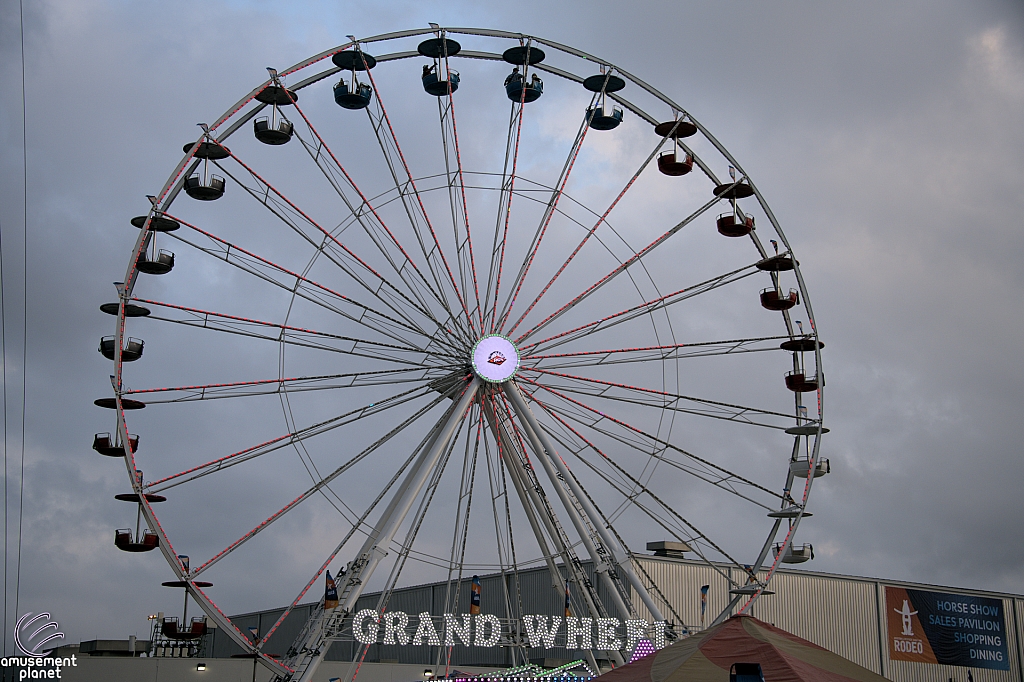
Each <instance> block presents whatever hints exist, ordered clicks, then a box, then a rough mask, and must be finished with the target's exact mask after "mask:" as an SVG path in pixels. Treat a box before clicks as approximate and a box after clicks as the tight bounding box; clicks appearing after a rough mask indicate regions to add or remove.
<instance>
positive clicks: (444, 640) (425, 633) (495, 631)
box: [352, 609, 667, 651]
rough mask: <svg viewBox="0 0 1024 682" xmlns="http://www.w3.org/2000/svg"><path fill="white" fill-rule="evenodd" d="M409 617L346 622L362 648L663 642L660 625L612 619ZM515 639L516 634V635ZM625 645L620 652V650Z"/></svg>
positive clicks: (394, 614) (361, 616)
mask: <svg viewBox="0 0 1024 682" xmlns="http://www.w3.org/2000/svg"><path fill="white" fill-rule="evenodd" d="M412 620H413V618H411V617H410V616H409V614H407V613H405V612H404V611H385V612H383V613H380V612H378V611H375V610H374V609H362V610H361V611H358V612H357V613H356V614H355V616H354V617H353V618H352V636H353V637H354V638H355V640H356V641H357V642H361V643H363V644H388V645H392V646H406V645H411V646H424V645H426V646H441V645H442V644H443V645H444V646H474V647H483V648H491V647H496V646H500V644H501V642H503V641H504V642H508V641H511V640H512V639H513V632H510V628H511V630H513V631H514V632H515V633H525V635H526V642H527V643H528V645H529V646H530V647H531V648H535V649H551V648H554V647H559V648H562V647H566V646H568V648H570V649H596V650H598V651H623V650H630V651H631V650H632V649H633V647H634V646H636V643H637V642H638V641H640V640H644V639H647V640H650V641H651V643H652V645H653V646H654V648H656V649H660V648H662V647H664V646H665V644H666V641H665V640H666V637H665V632H666V629H667V624H666V623H665V622H664V621H657V622H655V623H649V622H647V621H645V620H627V621H621V620H619V619H618V618H598V619H597V620H596V621H595V620H594V619H593V618H576V617H572V616H570V617H562V616H541V615H529V616H524V617H523V620H522V623H521V624H516V625H512V624H510V623H509V622H508V621H507V620H505V621H502V619H500V618H498V617H497V616H493V615H491V614H488V613H478V614H468V615H467V614H455V613H446V614H444V615H443V616H437V617H435V616H432V615H430V614H429V613H427V612H423V613H420V614H418V615H417V616H415V620H416V622H415V623H413V622H412ZM517 636H518V635H517ZM623 646H625V649H623Z"/></svg>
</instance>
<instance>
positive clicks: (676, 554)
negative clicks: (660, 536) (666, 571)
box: [647, 540, 693, 559]
mask: <svg viewBox="0 0 1024 682" xmlns="http://www.w3.org/2000/svg"><path fill="white" fill-rule="evenodd" d="M647 551H648V552H654V556H663V557H669V558H672V559H682V558H683V552H692V551H693V550H692V549H690V546H689V545H688V544H686V543H685V542H672V541H669V540H662V541H660V542H648V543H647Z"/></svg>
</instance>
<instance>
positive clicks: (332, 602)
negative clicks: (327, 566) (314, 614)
mask: <svg viewBox="0 0 1024 682" xmlns="http://www.w3.org/2000/svg"><path fill="white" fill-rule="evenodd" d="M337 606H338V586H337V585H336V584H335V583H334V578H332V577H331V572H330V571H327V587H326V588H325V590H324V610H325V611H326V610H327V609H334V608H337Z"/></svg>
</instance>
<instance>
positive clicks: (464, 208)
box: [438, 54, 483, 330]
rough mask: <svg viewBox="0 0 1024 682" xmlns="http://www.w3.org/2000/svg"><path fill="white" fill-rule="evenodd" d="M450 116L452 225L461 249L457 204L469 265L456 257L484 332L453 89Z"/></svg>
mask: <svg viewBox="0 0 1024 682" xmlns="http://www.w3.org/2000/svg"><path fill="white" fill-rule="evenodd" d="M444 68H445V71H446V72H447V73H451V71H450V69H449V65H448V55H447V54H445V55H444ZM441 107H442V103H441V100H440V98H439V99H438V112H439V115H440V116H441V119H442V120H441V135H442V142H443V143H444V147H445V166H446V171H447V170H448V168H449V164H450V161H449V158H448V156H449V155H448V143H447V137H446V135H445V132H446V129H445V126H444V118H445V117H444V115H443V112H442V111H441ZM448 116H449V119H450V121H451V128H452V134H451V139H452V143H453V145H454V151H455V165H456V169H457V176H456V177H457V183H458V186H459V193H458V196H456V197H455V200H456V201H454V202H452V213H453V215H452V225H453V229H454V230H455V243H456V245H457V247H456V248H457V249H461V243H462V242H461V240H460V237H459V234H458V229H457V228H458V220H457V214H456V210H455V209H456V204H457V206H458V208H460V209H461V213H462V216H461V217H462V221H463V224H464V225H465V228H466V239H465V244H466V248H467V252H468V253H467V255H468V258H469V263H468V264H464V263H463V257H462V254H461V253H457V254H456V256H457V257H458V259H459V260H458V262H459V268H460V270H461V271H465V270H466V269H468V270H469V273H470V276H471V277H472V282H473V297H474V300H475V301H476V314H477V320H478V322H479V324H480V328H481V330H482V329H483V307H482V303H481V301H480V282H479V278H478V277H477V272H476V255H475V254H474V252H473V232H472V230H471V229H470V224H469V202H468V201H467V200H466V179H465V175H464V173H463V168H462V150H461V149H460V147H459V126H458V122H457V121H456V118H455V93H454V91H452V89H451V88H449V89H448ZM449 173H450V171H449ZM448 192H449V197H450V198H451V196H452V191H451V179H450V178H449V190H448ZM462 279H463V281H464V280H465V275H464V274H463V275H462ZM466 284H467V283H465V281H464V284H463V291H468V290H469V289H468V286H466Z"/></svg>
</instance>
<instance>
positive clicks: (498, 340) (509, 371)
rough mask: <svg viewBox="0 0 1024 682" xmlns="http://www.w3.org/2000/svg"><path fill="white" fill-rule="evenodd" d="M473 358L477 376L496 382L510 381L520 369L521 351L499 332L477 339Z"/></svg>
mask: <svg viewBox="0 0 1024 682" xmlns="http://www.w3.org/2000/svg"><path fill="white" fill-rule="evenodd" d="M472 359H473V370H474V371H475V372H476V374H477V376H478V377H480V378H481V379H483V380H484V381H490V382H492V383H495V384H500V383H501V382H503V381H508V380H509V379H511V378H512V377H513V376H515V373H516V370H517V369H519V351H518V350H516V346H515V344H514V343H512V342H511V341H509V340H508V339H506V338H505V337H504V336H501V335H499V334H492V335H491V336H485V337H483V338H482V339H480V340H479V341H477V342H476V345H475V346H474V347H473V357H472Z"/></svg>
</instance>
